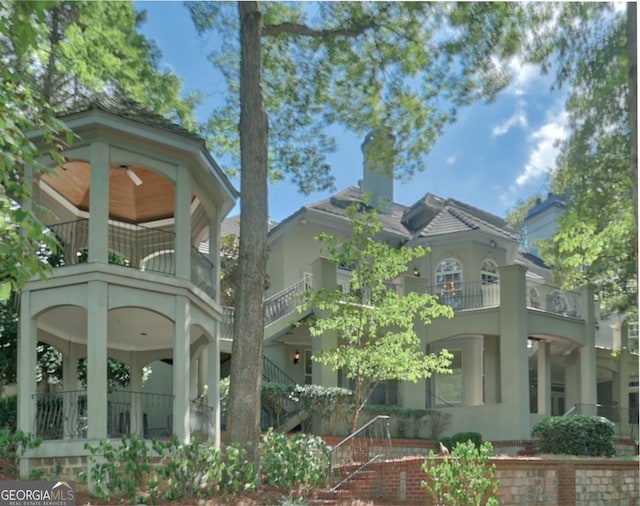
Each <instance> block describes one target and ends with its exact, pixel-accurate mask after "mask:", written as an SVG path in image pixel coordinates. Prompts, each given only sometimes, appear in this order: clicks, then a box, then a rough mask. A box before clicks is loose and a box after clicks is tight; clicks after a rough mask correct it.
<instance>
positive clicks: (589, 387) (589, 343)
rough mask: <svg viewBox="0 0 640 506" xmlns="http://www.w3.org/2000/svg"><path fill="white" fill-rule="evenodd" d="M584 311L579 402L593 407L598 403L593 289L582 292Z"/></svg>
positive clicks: (589, 287) (590, 287)
mask: <svg viewBox="0 0 640 506" xmlns="http://www.w3.org/2000/svg"><path fill="white" fill-rule="evenodd" d="M581 291H582V308H583V311H584V345H583V346H582V347H581V348H580V402H581V403H582V404H590V405H594V404H596V403H597V402H598V394H597V377H596V329H595V325H596V318H595V307H594V303H593V287H592V286H587V287H584V288H583V289H582V290H581Z"/></svg>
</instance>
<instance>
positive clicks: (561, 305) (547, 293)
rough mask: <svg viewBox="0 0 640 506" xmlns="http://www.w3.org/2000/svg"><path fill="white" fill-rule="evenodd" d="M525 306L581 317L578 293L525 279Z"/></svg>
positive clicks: (561, 314)
mask: <svg viewBox="0 0 640 506" xmlns="http://www.w3.org/2000/svg"><path fill="white" fill-rule="evenodd" d="M527 307H528V308H530V309H536V310H539V311H543V312H546V313H551V314H556V315H560V316H570V317H572V318H582V317H583V314H582V304H581V298H580V294H578V293H576V292H571V291H567V290H560V289H559V288H558V287H557V286H554V285H551V284H549V283H544V282H542V283H541V282H539V281H534V280H531V279H527Z"/></svg>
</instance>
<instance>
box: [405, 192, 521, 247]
mask: <svg viewBox="0 0 640 506" xmlns="http://www.w3.org/2000/svg"><path fill="white" fill-rule="evenodd" d="M475 211H476V210H475V208H473V207H471V206H466V205H464V206H460V203H459V202H458V201H456V200H453V199H449V200H447V204H446V205H445V206H444V208H443V209H442V210H441V211H440V212H438V214H436V216H435V217H434V218H433V219H432V220H430V221H429V223H427V225H426V226H425V227H424V228H423V229H422V230H419V231H418V232H417V234H416V235H418V236H420V237H433V236H437V235H443V234H451V233H456V232H466V231H469V230H483V231H485V232H491V233H494V234H498V235H501V236H503V237H506V238H508V239H516V236H515V234H514V233H513V231H512V230H511V229H510V228H509V227H508V226H507V225H506V223H505V222H504V221H502V223H503V224H501V223H500V221H498V220H500V218H498V217H497V216H493V215H490V214H489V213H485V212H484V211H482V212H479V213H476V212H475ZM487 216H488V217H490V218H489V219H490V220H491V221H487V219H486V218H487Z"/></svg>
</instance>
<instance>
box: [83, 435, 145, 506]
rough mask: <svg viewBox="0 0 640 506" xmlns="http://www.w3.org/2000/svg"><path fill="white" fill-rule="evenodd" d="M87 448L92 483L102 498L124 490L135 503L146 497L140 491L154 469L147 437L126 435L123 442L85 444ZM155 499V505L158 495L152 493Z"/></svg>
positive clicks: (96, 492)
mask: <svg viewBox="0 0 640 506" xmlns="http://www.w3.org/2000/svg"><path fill="white" fill-rule="evenodd" d="M84 448H85V450H88V451H89V457H88V458H89V461H90V462H91V482H92V483H93V485H94V487H95V488H94V491H95V494H96V495H97V496H98V497H100V498H103V499H106V498H108V497H110V496H111V495H113V494H120V493H124V494H126V495H127V496H128V497H129V500H130V501H131V502H132V503H138V502H141V501H142V500H143V497H142V496H141V495H140V494H141V493H142V490H143V486H144V485H145V483H146V482H147V480H148V479H149V475H150V474H151V471H152V467H151V461H150V452H149V448H148V447H147V443H146V442H145V440H144V439H142V438H139V437H137V436H135V435H131V436H122V439H121V441H120V442H119V443H115V444H114V443H112V442H111V441H101V442H100V443H98V444H97V445H92V444H90V443H85V445H84ZM100 457H101V458H100ZM152 483H153V480H152ZM152 500H153V503H154V504H155V494H152Z"/></svg>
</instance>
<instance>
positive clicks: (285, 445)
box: [260, 429, 330, 494]
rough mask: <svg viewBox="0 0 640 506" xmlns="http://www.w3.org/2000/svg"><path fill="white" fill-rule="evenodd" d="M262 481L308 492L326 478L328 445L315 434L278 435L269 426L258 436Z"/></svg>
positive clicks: (287, 488) (322, 482) (324, 481)
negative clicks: (263, 433) (260, 448)
mask: <svg viewBox="0 0 640 506" xmlns="http://www.w3.org/2000/svg"><path fill="white" fill-rule="evenodd" d="M262 456H263V457H262V461H261V467H260V472H261V474H262V482H263V483H264V484H266V485H270V486H279V487H283V488H285V489H286V490H294V489H296V490H298V491H299V492H301V493H303V494H304V493H308V492H310V491H311V490H312V489H314V488H317V487H318V486H320V485H324V484H325V483H326V481H327V477H328V476H327V471H328V469H329V464H330V460H329V447H327V445H326V444H325V442H324V440H323V439H322V438H320V437H317V436H312V435H306V434H293V435H291V436H289V435H287V434H281V433H276V432H273V430H272V429H269V431H268V432H267V433H266V434H265V435H264V436H263V438H262Z"/></svg>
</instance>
